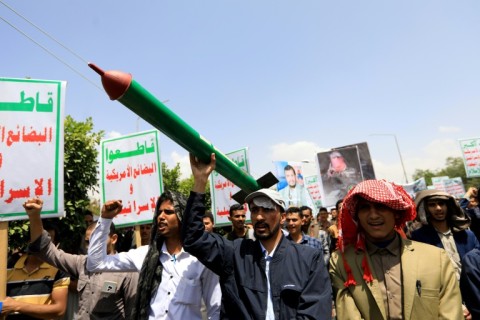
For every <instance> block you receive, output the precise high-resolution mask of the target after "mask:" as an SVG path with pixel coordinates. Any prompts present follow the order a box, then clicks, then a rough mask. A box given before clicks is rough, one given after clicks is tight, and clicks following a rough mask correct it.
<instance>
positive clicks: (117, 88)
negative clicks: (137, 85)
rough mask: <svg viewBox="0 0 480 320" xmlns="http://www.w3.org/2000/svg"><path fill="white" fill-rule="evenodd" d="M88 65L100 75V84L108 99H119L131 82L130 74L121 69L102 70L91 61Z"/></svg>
mask: <svg viewBox="0 0 480 320" xmlns="http://www.w3.org/2000/svg"><path fill="white" fill-rule="evenodd" d="M88 66H89V67H90V68H92V69H93V70H94V71H95V72H96V73H98V74H99V75H100V76H101V77H102V85H103V88H104V89H105V92H106V93H107V94H108V96H109V97H110V100H118V99H120V98H121V97H122V96H123V95H124V94H125V92H126V91H127V90H128V88H129V87H130V84H131V83H132V75H131V74H130V73H125V72H122V71H116V70H110V71H103V70H102V69H100V68H99V67H97V66H96V65H95V64H93V63H89V64H88Z"/></svg>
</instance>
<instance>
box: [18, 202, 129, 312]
mask: <svg viewBox="0 0 480 320" xmlns="http://www.w3.org/2000/svg"><path fill="white" fill-rule="evenodd" d="M27 203H29V204H31V207H32V209H27V210H26V212H27V214H28V217H29V219H30V245H29V248H28V250H29V253H31V254H33V255H36V256H38V257H39V258H41V259H42V260H44V261H45V262H47V263H49V264H51V265H52V266H54V267H56V268H58V269H60V270H62V271H64V272H66V273H68V274H69V275H70V276H71V277H73V278H76V279H78V284H77V290H78V295H79V303H78V310H76V312H75V314H74V319H85V320H87V319H112V320H114V319H115V320H116V319H128V316H129V314H130V312H131V309H132V308H133V305H134V302H135V293H136V288H137V280H138V274H137V273H136V272H113V273H111V272H105V273H93V272H88V271H87V268H86V261H87V256H86V255H73V254H68V253H65V252H64V251H62V250H59V249H57V248H56V247H55V245H54V244H53V243H52V242H51V240H50V237H49V236H48V233H47V232H46V231H45V230H44V229H43V224H42V219H41V218H40V212H41V210H42V206H43V201H42V200H41V199H39V198H35V199H29V200H27ZM94 227H95V223H94V224H92V225H90V226H89V228H88V229H87V231H86V234H85V240H86V241H88V240H89V239H90V234H91V233H92V231H93V229H94ZM116 241H117V235H116V234H115V229H113V232H112V230H111V232H110V235H109V237H108V240H107V253H108V254H112V253H115V251H114V249H113V248H114V244H115V242H116Z"/></svg>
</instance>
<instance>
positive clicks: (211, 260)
mask: <svg viewBox="0 0 480 320" xmlns="http://www.w3.org/2000/svg"><path fill="white" fill-rule="evenodd" d="M190 164H191V167H192V173H193V176H194V186H193V190H192V192H191V193H190V197H189V199H188V202H187V207H186V209H185V214H184V220H183V224H182V240H183V247H184V249H185V251H187V252H189V253H190V254H192V255H194V256H196V257H197V259H198V260H200V261H201V262H202V263H203V264H204V265H205V266H206V267H207V268H209V269H211V270H212V271H213V272H215V273H216V274H218V275H219V276H220V285H221V288H222V308H221V318H222V319H242V320H244V319H262V320H263V319H272V320H273V319H293V318H295V319H331V294H332V291H331V284H330V280H329V276H328V273H327V269H326V268H325V266H324V264H323V256H322V252H321V251H319V250H315V249H312V248H310V247H307V246H302V245H298V244H294V243H292V242H290V241H288V240H287V239H285V237H284V236H283V233H282V231H281V225H282V224H283V222H284V220H285V208H284V206H285V203H284V202H283V199H282V197H281V196H280V194H279V193H278V192H276V191H274V190H271V189H261V190H259V191H256V192H253V193H251V194H249V195H248V196H247V198H246V199H245V201H246V202H247V203H248V205H249V208H250V212H251V219H252V223H253V225H254V231H255V238H256V240H255V241H254V240H251V239H237V240H235V241H233V242H232V241H228V240H226V239H225V238H223V237H221V236H219V235H216V234H209V233H207V232H204V226H203V222H202V219H203V215H204V214H205V187H206V183H207V182H208V177H209V175H210V173H211V172H212V171H213V170H214V169H215V155H214V154H212V155H211V161H210V163H209V164H204V163H202V162H200V161H199V160H198V159H197V158H196V157H194V156H193V155H190Z"/></svg>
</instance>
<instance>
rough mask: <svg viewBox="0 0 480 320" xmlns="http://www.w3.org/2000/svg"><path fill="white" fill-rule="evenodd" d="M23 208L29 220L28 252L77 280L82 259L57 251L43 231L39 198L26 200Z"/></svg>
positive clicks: (46, 233)
mask: <svg viewBox="0 0 480 320" xmlns="http://www.w3.org/2000/svg"><path fill="white" fill-rule="evenodd" d="M23 207H24V208H25V211H26V212H27V214H28V218H29V220H30V244H29V246H28V252H29V253H30V254H32V255H35V256H37V257H39V258H40V259H42V260H43V261H45V262H46V263H48V264H50V265H52V266H54V267H55V268H57V269H60V270H62V271H64V272H66V273H68V274H69V275H70V276H72V277H75V278H78V274H79V271H78V266H79V265H83V261H82V259H83V257H82V256H78V255H73V254H69V253H65V252H64V251H62V250H60V249H58V248H57V247H56V246H55V245H54V244H53V243H52V241H51V239H50V237H49V235H48V232H47V231H45V230H44V229H43V223H42V219H41V216H40V212H41V210H42V207H43V201H42V200H41V199H39V198H32V199H28V200H27V201H26V202H25V203H24V204H23Z"/></svg>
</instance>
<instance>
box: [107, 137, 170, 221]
mask: <svg viewBox="0 0 480 320" xmlns="http://www.w3.org/2000/svg"><path fill="white" fill-rule="evenodd" d="M158 135H159V131H157V130H152V131H145V132H139V133H134V134H130V135H126V136H122V137H119V138H113V139H107V140H102V141H101V143H100V145H101V157H102V158H101V161H100V164H101V170H100V174H101V204H102V205H103V204H104V203H105V202H106V201H108V200H112V199H121V200H122V202H123V209H122V211H121V212H120V213H119V214H118V215H117V216H116V217H115V219H114V221H113V222H114V223H115V226H116V227H127V226H132V225H141V224H146V223H152V218H153V213H154V211H155V205H156V201H157V198H158V197H159V196H160V194H161V193H162V191H163V186H162V170H161V161H160V144H159V137H158Z"/></svg>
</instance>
